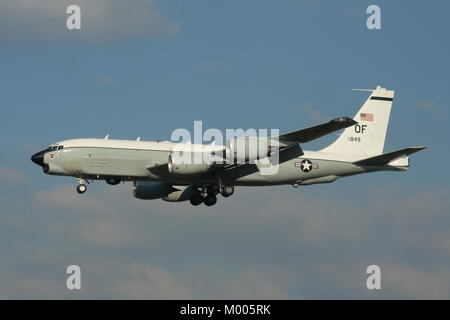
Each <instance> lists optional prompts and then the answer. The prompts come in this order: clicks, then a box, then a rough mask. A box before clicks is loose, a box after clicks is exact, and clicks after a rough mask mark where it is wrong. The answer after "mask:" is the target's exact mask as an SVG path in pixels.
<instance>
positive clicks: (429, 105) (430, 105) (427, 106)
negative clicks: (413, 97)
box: [417, 101, 447, 117]
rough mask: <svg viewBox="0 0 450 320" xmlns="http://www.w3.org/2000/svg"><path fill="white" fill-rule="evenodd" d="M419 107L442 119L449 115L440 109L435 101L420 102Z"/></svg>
mask: <svg viewBox="0 0 450 320" xmlns="http://www.w3.org/2000/svg"><path fill="white" fill-rule="evenodd" d="M417 107H419V108H420V109H423V110H426V111H428V112H430V113H431V115H433V116H435V117H441V116H445V115H446V114H447V110H445V109H441V108H439V107H438V106H437V105H436V102H434V101H420V102H418V103H417Z"/></svg>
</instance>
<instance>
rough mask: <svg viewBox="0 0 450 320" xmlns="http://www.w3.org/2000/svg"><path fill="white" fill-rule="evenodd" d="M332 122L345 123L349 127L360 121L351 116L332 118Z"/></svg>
mask: <svg viewBox="0 0 450 320" xmlns="http://www.w3.org/2000/svg"><path fill="white" fill-rule="evenodd" d="M331 122H335V123H341V124H345V125H346V126H347V127H350V126H353V125H355V124H357V123H358V122H357V121H355V120H353V119H351V118H348V117H340V118H336V119H333V120H331Z"/></svg>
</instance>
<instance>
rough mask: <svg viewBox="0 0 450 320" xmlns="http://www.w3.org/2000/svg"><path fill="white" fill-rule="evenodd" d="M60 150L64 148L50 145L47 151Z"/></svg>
mask: <svg viewBox="0 0 450 320" xmlns="http://www.w3.org/2000/svg"><path fill="white" fill-rule="evenodd" d="M62 148H64V146H61V145H51V146H50V147H49V148H48V149H49V150H50V151H56V150H61V149H62Z"/></svg>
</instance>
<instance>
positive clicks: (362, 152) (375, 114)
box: [321, 86, 394, 159]
mask: <svg viewBox="0 0 450 320" xmlns="http://www.w3.org/2000/svg"><path fill="white" fill-rule="evenodd" d="M370 91H372V93H371V95H370V96H369V98H368V99H367V100H366V102H365V103H364V104H363V106H362V107H361V109H360V110H359V111H358V113H357V114H356V115H355V117H354V118H353V120H355V121H357V122H358V124H355V125H354V126H351V127H348V128H346V129H345V130H344V132H343V133H342V134H341V135H340V136H339V138H338V139H337V140H336V141H335V142H333V143H332V144H331V145H329V146H328V147H326V148H325V149H322V150H321V152H327V153H333V154H341V155H347V156H352V157H354V158H359V159H360V158H363V157H371V156H375V155H379V154H382V153H383V148H384V141H385V138H386V131H387V127H388V123H389V116H390V114H391V106H392V101H393V99H394V91H393V90H387V89H385V88H382V87H380V86H378V87H377V88H376V89H375V90H370Z"/></svg>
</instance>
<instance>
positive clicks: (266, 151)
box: [31, 86, 425, 206]
mask: <svg viewBox="0 0 450 320" xmlns="http://www.w3.org/2000/svg"><path fill="white" fill-rule="evenodd" d="M366 91H370V92H371V94H370V96H369V98H368V99H367V100H366V101H365V103H364V104H363V106H362V107H361V109H360V110H359V111H358V113H357V114H356V115H355V117H354V118H353V119H350V118H347V117H341V118H337V119H334V120H331V121H330V122H327V123H324V124H320V125H317V126H314V127H310V128H306V129H302V130H297V131H293V132H289V133H286V134H281V135H280V136H278V137H275V138H276V139H272V137H271V138H270V139H269V138H256V140H259V142H258V148H257V149H258V150H256V151H255V149H254V148H249V141H250V140H251V139H249V138H248V137H241V138H233V139H230V140H228V141H227V143H226V146H219V145H217V146H216V145H215V144H209V145H204V144H197V145H194V144H189V143H176V142H168V141H164V142H156V141H140V139H139V138H138V139H137V140H135V141H134V140H113V139H108V136H106V137H105V138H104V139H73V140H65V141H61V142H58V143H55V144H52V145H51V146H50V147H49V148H47V149H45V150H42V151H40V152H38V153H36V154H35V155H33V156H32V157H31V160H32V161H33V162H34V163H36V164H38V165H39V166H41V167H42V168H43V171H44V172H45V173H47V174H50V175H62V176H72V177H75V178H76V179H77V181H78V186H77V188H76V190H77V192H78V193H80V194H81V193H84V192H86V190H87V187H86V185H85V182H86V183H88V180H105V181H106V182H107V183H108V184H111V185H116V184H118V183H120V182H121V181H132V182H133V194H134V196H135V197H136V198H139V199H163V200H165V201H171V202H178V201H186V200H189V201H190V202H191V204H192V205H194V206H196V205H200V204H201V203H204V204H205V205H207V206H212V205H214V204H215V203H216V202H217V197H216V196H217V195H218V194H219V193H220V194H222V196H224V197H229V196H231V195H232V194H233V192H234V186H269V185H285V184H290V185H292V186H294V187H298V186H304V185H311V184H317V183H330V182H333V181H335V180H336V179H338V178H341V177H346V176H351V175H355V174H360V173H366V172H375V171H406V170H407V169H408V167H409V157H408V155H410V154H412V153H414V152H417V151H420V150H422V149H425V147H409V148H405V149H401V150H397V151H393V152H389V153H383V147H384V141H385V137H386V131H387V127H388V122H389V115H390V112H391V106H392V101H393V98H394V91H392V90H386V89H385V88H382V87H380V86H378V87H377V88H376V89H374V90H366ZM340 129H345V130H344V131H343V133H342V134H341V135H340V136H339V137H338V138H337V140H336V141H335V142H333V143H332V144H331V145H329V146H328V147H326V148H324V149H322V150H320V151H306V150H305V151H304V150H303V149H302V148H301V147H300V145H299V144H303V143H306V142H308V141H311V140H314V139H317V138H320V137H322V136H324V135H326V134H329V133H332V132H335V131H337V130H340ZM253 140H255V139H253ZM275 140H276V142H274V141H275ZM261 141H262V142H263V143H260V142H261ZM242 142H243V143H242ZM240 145H244V147H243V148H242V147H241V148H240V149H242V150H243V152H238V150H237V149H238V146H240ZM174 150H181V151H180V153H182V152H183V151H184V152H185V153H187V154H189V153H190V156H189V157H191V156H192V155H193V154H194V153H196V152H197V153H198V152H200V153H201V154H208V155H212V156H213V157H212V159H213V161H210V160H209V161H203V160H202V161H201V162H200V163H198V162H194V163H189V162H186V161H185V162H183V161H181V162H180V161H177V160H175V157H174ZM199 150H200V151H199ZM275 153H276V155H277V162H273V161H272V158H274V155H275ZM218 160H222V161H218ZM262 160H269V161H271V162H270V163H275V166H276V168H277V171H276V174H262V169H264V168H263V166H262V162H263V161H262Z"/></svg>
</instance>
